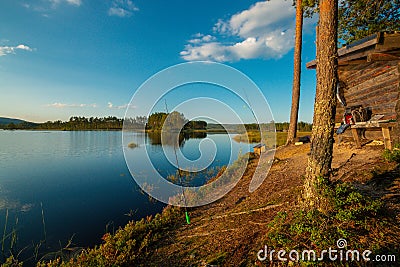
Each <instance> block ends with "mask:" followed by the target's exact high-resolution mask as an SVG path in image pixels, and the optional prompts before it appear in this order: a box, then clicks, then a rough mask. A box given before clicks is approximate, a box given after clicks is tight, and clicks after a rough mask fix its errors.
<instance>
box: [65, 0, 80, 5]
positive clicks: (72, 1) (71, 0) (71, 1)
mask: <svg viewBox="0 0 400 267" xmlns="http://www.w3.org/2000/svg"><path fill="white" fill-rule="evenodd" d="M67 3H68V4H71V5H75V6H80V5H82V1H81V0H67Z"/></svg>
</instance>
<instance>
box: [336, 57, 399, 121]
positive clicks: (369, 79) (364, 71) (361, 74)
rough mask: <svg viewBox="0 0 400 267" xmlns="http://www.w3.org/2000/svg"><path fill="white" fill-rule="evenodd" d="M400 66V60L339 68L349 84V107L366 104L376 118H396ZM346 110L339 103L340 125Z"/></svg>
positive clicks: (342, 76)
mask: <svg viewBox="0 0 400 267" xmlns="http://www.w3.org/2000/svg"><path fill="white" fill-rule="evenodd" d="M399 68H400V63H399V61H398V60H392V61H375V62H364V63H361V64H354V65H352V64H349V65H345V66H340V67H339V80H340V81H343V82H344V83H345V85H346V87H345V89H344V98H345V100H346V102H347V107H351V106H357V105H362V106H363V107H364V108H369V109H371V111H372V115H375V114H383V115H385V117H384V118H383V119H396V105H398V101H399V98H400V97H399V91H400V78H399V77H400V76H399ZM343 113H344V108H343V107H342V105H341V104H340V103H339V102H338V104H337V109H336V118H335V121H336V122H341V121H342V118H343Z"/></svg>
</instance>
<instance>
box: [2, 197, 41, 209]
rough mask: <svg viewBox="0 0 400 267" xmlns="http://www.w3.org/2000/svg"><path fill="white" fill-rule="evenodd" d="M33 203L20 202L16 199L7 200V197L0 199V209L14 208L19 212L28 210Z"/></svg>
mask: <svg viewBox="0 0 400 267" xmlns="http://www.w3.org/2000/svg"><path fill="white" fill-rule="evenodd" d="M34 206H35V204H33V203H24V204H21V203H20V202H19V201H16V200H9V199H7V198H3V199H0V210H16V211H21V212H28V211H30V210H31V209H32V208H33V207H34Z"/></svg>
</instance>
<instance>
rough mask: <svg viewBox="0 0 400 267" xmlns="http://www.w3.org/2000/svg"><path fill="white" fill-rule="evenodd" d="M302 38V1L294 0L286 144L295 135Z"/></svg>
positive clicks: (291, 141) (292, 139)
mask: <svg viewBox="0 0 400 267" xmlns="http://www.w3.org/2000/svg"><path fill="white" fill-rule="evenodd" d="M302 39H303V6H302V1H301V0H297V2H296V39H295V45H294V64H293V88H292V108H291V111H290V124H289V130H288V136H287V140H286V144H291V143H293V142H294V139H295V138H296V136H297V121H298V114H299V101H300V77H301V45H302Z"/></svg>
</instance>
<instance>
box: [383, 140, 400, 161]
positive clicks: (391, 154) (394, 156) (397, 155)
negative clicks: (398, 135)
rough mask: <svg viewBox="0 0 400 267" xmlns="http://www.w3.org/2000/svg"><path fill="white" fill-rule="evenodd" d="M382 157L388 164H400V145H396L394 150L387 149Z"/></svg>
mask: <svg viewBox="0 0 400 267" xmlns="http://www.w3.org/2000/svg"><path fill="white" fill-rule="evenodd" d="M382 156H383V158H384V159H385V160H386V161H388V162H397V163H400V144H395V145H394V148H393V150H389V149H385V151H384V152H383V155H382Z"/></svg>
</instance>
